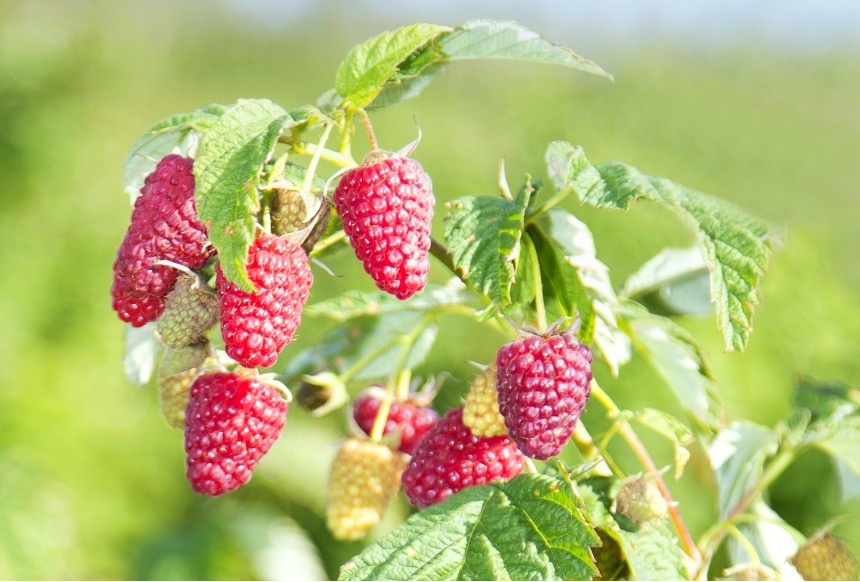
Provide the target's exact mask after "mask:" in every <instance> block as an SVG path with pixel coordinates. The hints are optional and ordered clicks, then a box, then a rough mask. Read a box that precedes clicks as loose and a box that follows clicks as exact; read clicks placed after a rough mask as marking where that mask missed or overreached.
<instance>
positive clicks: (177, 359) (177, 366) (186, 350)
mask: <svg viewBox="0 0 860 582" xmlns="http://www.w3.org/2000/svg"><path fill="white" fill-rule="evenodd" d="M211 354H212V346H211V344H210V343H209V340H203V341H201V342H198V343H196V344H189V345H187V346H180V347H177V348H167V349H166V350H164V357H163V358H162V359H161V364H160V365H159V367H158V373H159V375H161V376H172V375H174V374H179V373H180V372H184V371H186V370H190V369H192V368H198V367H200V365H201V364H202V363H203V361H204V360H206V358H207V357H209V356H210V355H211Z"/></svg>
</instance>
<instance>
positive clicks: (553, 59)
mask: <svg viewBox="0 0 860 582" xmlns="http://www.w3.org/2000/svg"><path fill="white" fill-rule="evenodd" d="M438 45H439V49H440V51H441V52H442V54H444V55H445V56H446V58H447V59H448V60H452V61H454V60H462V59H488V58H493V59H516V60H521V61H532V62H538V63H549V64H553V65H561V66H563V67H569V68H572V69H578V70H580V71H585V72H586V73H592V74H594V75H600V76H602V77H608V78H610V79H611V78H612V75H610V74H609V73H607V72H606V71H604V70H603V69H601V68H600V67H599V66H597V65H596V64H595V63H593V62H591V61H589V60H587V59H584V58H582V57H581V56H579V55H578V54H576V53H575V52H573V51H572V50H570V49H568V48H565V47H563V46H560V45H557V44H553V43H551V42H549V41H548V40H545V39H543V38H541V37H540V36H539V35H538V34H537V33H535V32H532V31H531V30H529V29H527V28H525V27H524V26H522V25H521V24H519V23H517V22H513V21H498V20H487V19H477V20H471V21H469V22H466V23H465V24H463V25H462V26H458V27H457V28H456V30H454V32H452V33H450V34H447V35H445V36H444V37H442V38H441V39H439V42H438Z"/></svg>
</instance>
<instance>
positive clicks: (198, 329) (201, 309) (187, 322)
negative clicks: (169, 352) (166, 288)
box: [158, 273, 218, 348]
mask: <svg viewBox="0 0 860 582" xmlns="http://www.w3.org/2000/svg"><path fill="white" fill-rule="evenodd" d="M216 323H218V297H217V296H216V295H215V294H214V293H211V292H210V291H209V290H208V289H207V288H206V286H205V285H202V284H201V283H200V279H199V278H197V277H190V276H188V275H185V274H184V273H183V274H180V275H179V276H178V279H177V281H176V284H175V285H174V286H173V289H171V290H170V293H168V294H167V297H166V298H165V309H164V313H162V314H161V317H159V318H158V334H159V336H160V337H161V341H162V342H163V343H164V345H166V346H168V347H174V348H175V347H180V346H186V345H188V344H193V343H195V342H197V341H200V339H201V338H202V337H204V336H205V335H206V332H207V331H209V330H210V329H212V327H213V326H214V325H215V324H216Z"/></svg>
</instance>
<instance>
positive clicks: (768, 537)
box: [727, 500, 798, 572]
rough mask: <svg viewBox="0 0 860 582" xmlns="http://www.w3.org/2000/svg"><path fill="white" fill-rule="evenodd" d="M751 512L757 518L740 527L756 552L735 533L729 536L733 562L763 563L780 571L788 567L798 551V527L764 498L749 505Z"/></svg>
mask: <svg viewBox="0 0 860 582" xmlns="http://www.w3.org/2000/svg"><path fill="white" fill-rule="evenodd" d="M747 515H748V516H750V517H754V518H756V519H754V520H752V521H749V522H743V523H739V524H737V528H738V531H739V532H740V533H741V535H743V536H744V537H745V538H746V540H747V542H749V545H750V546H751V547H752V549H753V550H755V553H756V555H755V556H752V555H750V552H749V550H748V548H747V547H745V545H744V544H741V543H739V542H738V540H736V539H735V538H734V537H731V538H729V539H728V540H727V547H728V554H729V561H730V562H731V564H732V565H740V564H750V563H762V564H764V565H765V566H768V567H770V568H773V569H774V570H776V571H778V572H779V571H784V567H785V566H786V565H788V561H789V560H790V559H791V558H792V556H794V554H795V553H796V552H797V549H798V543H797V542H798V540H797V538H796V537H795V536H796V535H797V534H794V533H793V531H794V530H793V529H792V528H791V526H790V525H789V524H788V523H786V522H785V521H784V520H783V519H782V518H781V517H780V516H779V514H777V513H776V512H775V511H774V510H772V509H771V508H770V507H768V505H767V504H766V503H764V502H763V501H761V500H759V501H756V502H755V503H753V504H752V505H751V506H750V507H749V510H748V511H747ZM789 568H790V566H789ZM792 570H793V568H792Z"/></svg>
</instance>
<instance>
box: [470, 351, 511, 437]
mask: <svg viewBox="0 0 860 582" xmlns="http://www.w3.org/2000/svg"><path fill="white" fill-rule="evenodd" d="M463 424H465V425H466V426H467V427H469V430H470V431H472V434H473V435H475V436H476V437H495V436H504V435H507V434H508V429H507V428H506V427H505V419H504V417H502V415H501V414H500V413H499V400H498V393H497V392H496V366H495V364H493V365H491V366H488V367H487V369H486V370H484V371H483V372H481V373H480V374H478V375H477V376H476V377H475V379H474V380H472V384H471V386H470V387H469V393H468V394H467V395H466V402H465V403H464V405H463Z"/></svg>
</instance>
